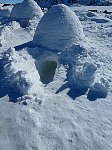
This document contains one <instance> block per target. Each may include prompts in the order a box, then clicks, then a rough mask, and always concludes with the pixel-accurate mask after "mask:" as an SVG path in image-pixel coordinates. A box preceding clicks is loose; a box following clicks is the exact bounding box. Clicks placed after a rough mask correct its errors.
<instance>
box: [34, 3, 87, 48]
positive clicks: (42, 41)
mask: <svg viewBox="0 0 112 150" xmlns="http://www.w3.org/2000/svg"><path fill="white" fill-rule="evenodd" d="M84 38H85V36H84V33H83V28H82V25H81V23H80V21H79V19H78V17H77V16H76V15H75V13H74V12H73V11H72V10H70V8H69V7H68V6H66V5H64V4H58V5H55V6H53V7H52V8H50V9H49V10H48V11H47V13H46V14H45V15H44V16H43V17H42V19H41V20H40V22H39V24H38V27H37V29H36V32H35V35H34V38H33V43H34V44H35V45H37V46H42V47H45V48H48V49H51V50H56V51H60V50H63V49H64V48H66V47H69V46H71V45H73V44H79V43H80V42H81V41H83V39H84Z"/></svg>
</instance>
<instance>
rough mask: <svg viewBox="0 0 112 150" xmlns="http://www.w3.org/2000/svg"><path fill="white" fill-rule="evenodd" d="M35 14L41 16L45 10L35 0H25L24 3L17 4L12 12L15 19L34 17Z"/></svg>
mask: <svg viewBox="0 0 112 150" xmlns="http://www.w3.org/2000/svg"><path fill="white" fill-rule="evenodd" d="M35 16H37V17H38V18H41V17H42V16H43V12H42V10H41V8H40V7H39V6H38V4H37V3H36V2H35V1H34V0H24V1H23V2H22V3H18V4H16V5H15V7H14V8H13V9H12V12H11V18H13V19H32V18H33V17H35Z"/></svg>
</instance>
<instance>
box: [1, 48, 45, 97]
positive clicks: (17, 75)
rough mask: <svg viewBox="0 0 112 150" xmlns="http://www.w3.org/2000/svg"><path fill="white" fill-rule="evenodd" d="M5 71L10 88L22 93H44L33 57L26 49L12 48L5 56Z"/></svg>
mask: <svg viewBox="0 0 112 150" xmlns="http://www.w3.org/2000/svg"><path fill="white" fill-rule="evenodd" d="M3 63H4V73H5V74H6V78H7V83H9V85H8V88H9V89H11V88H12V89H16V92H17V93H20V94H22V95H26V94H38V93H42V91H43V89H42V84H41V82H40V77H39V74H38V71H37V69H36V66H35V64H34V60H33V58H32V57H31V56H30V55H29V54H28V53H27V52H26V51H21V52H18V51H15V49H14V48H10V49H9V50H8V51H6V52H5V54H4V57H3Z"/></svg>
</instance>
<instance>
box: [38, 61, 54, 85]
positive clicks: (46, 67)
mask: <svg viewBox="0 0 112 150" xmlns="http://www.w3.org/2000/svg"><path fill="white" fill-rule="evenodd" d="M56 68H57V63H56V62H55V61H45V62H44V63H43V64H42V66H41V69H40V71H39V74H40V80H41V82H42V83H44V84H48V83H50V82H52V81H53V78H54V75H55V71H56Z"/></svg>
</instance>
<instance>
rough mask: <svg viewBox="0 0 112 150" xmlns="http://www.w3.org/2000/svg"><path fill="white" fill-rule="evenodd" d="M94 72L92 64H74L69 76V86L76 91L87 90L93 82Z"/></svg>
mask: <svg viewBox="0 0 112 150" xmlns="http://www.w3.org/2000/svg"><path fill="white" fill-rule="evenodd" d="M96 70H97V67H96V66H95V65H94V64H92V63H84V65H80V64H79V65H78V64H77V65H75V64H74V65H73V66H72V68H71V71H70V74H69V84H70V85H71V86H72V87H73V88H75V89H77V90H85V89H88V88H89V87H90V86H91V85H92V84H93V82H94V79H95V71H96Z"/></svg>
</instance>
